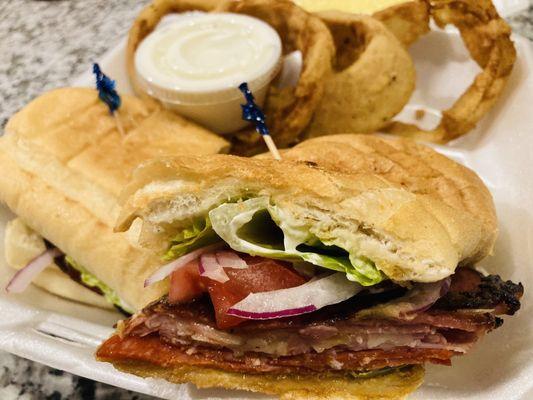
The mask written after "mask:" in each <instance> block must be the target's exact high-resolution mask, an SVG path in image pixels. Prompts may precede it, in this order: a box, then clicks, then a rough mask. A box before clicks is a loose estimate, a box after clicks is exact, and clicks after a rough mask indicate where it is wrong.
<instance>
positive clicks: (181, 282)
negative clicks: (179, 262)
mask: <svg viewBox="0 0 533 400" xmlns="http://www.w3.org/2000/svg"><path fill="white" fill-rule="evenodd" d="M198 262H199V260H194V261H191V262H190V263H188V264H187V265H185V266H183V267H182V268H180V269H178V270H176V271H174V272H173V273H172V275H170V291H169V293H168V300H169V301H170V302H171V303H183V302H186V301H190V300H192V299H195V298H197V297H199V296H201V295H202V293H205V292H206V291H207V288H206V287H205V285H204V282H203V280H201V279H200V272H199V271H198Z"/></svg>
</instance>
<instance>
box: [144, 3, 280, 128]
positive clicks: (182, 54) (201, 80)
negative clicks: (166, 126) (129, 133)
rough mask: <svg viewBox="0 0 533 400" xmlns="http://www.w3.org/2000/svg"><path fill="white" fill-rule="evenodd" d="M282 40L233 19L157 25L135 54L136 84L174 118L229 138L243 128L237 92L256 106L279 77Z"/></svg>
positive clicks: (202, 17)
mask: <svg viewBox="0 0 533 400" xmlns="http://www.w3.org/2000/svg"><path fill="white" fill-rule="evenodd" d="M281 48H282V46H281V40H280V37H279V35H278V34H277V32H276V31H275V30H274V29H273V28H272V27H270V25H268V24H267V23H265V22H263V21H261V20H259V19H257V18H253V17H249V16H246V15H241V14H232V13H198V12H194V13H184V14H179V15H178V16H177V17H176V18H175V19H174V20H173V21H169V22H167V23H165V24H161V26H160V27H158V29H156V30H155V31H154V32H152V33H151V34H150V35H148V36H147V37H146V38H145V39H144V40H143V42H142V43H141V44H140V46H139V47H138V49H137V51H136V54H135V69H136V73H137V77H138V79H139V82H140V83H141V85H142V86H143V87H144V89H145V90H146V91H147V92H148V93H149V94H150V95H152V96H154V97H156V98H157V99H159V100H161V101H162V102H163V104H164V105H165V106H167V107H169V108H171V109H173V110H175V111H176V112H178V113H180V114H182V115H184V116H186V117H188V118H190V119H192V120H195V121H197V122H199V123H200V124H202V125H204V126H207V127H208V128H210V129H212V130H214V131H216V132H219V133H229V132H233V131H236V130H238V129H240V128H242V127H244V126H245V125H246V122H245V121H242V119H241V108H240V104H241V103H244V100H243V97H242V94H241V93H240V92H239V90H238V86H239V85H240V84H241V83H242V82H248V85H249V87H250V88H251V90H252V91H253V92H254V95H255V97H256V100H257V102H258V103H262V102H263V101H264V98H265V95H266V91H267V89H268V85H269V84H270V82H271V81H272V79H273V78H274V76H275V75H276V74H277V72H278V70H279V66H280V58H281Z"/></svg>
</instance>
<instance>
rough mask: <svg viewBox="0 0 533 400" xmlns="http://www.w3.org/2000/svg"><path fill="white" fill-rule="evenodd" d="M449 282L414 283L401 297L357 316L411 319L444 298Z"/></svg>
mask: <svg viewBox="0 0 533 400" xmlns="http://www.w3.org/2000/svg"><path fill="white" fill-rule="evenodd" d="M450 282H451V280H450V278H446V279H443V280H440V281H438V282H432V283H415V284H414V285H413V287H412V288H411V289H409V290H408V291H407V293H405V294H404V295H403V296H402V297H399V298H397V299H394V300H391V301H389V302H388V303H385V304H380V305H377V306H374V307H371V308H367V309H365V310H361V311H359V313H358V314H359V315H361V316H363V315H365V316H369V315H379V316H381V317H385V318H395V319H403V320H410V319H413V318H415V317H416V315H417V314H418V313H421V312H424V311H426V310H428V309H429V308H431V306H432V305H433V304H435V302H436V301H437V300H438V299H440V298H441V297H442V296H444V295H445V294H446V293H447V292H448V290H449V289H450Z"/></svg>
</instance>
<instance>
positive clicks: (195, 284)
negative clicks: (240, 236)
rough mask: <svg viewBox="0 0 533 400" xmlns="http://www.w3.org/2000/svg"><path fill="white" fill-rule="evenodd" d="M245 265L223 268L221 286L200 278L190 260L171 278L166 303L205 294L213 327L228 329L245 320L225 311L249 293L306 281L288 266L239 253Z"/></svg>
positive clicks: (288, 286) (195, 262)
mask: <svg viewBox="0 0 533 400" xmlns="http://www.w3.org/2000/svg"><path fill="white" fill-rule="evenodd" d="M239 257H241V258H242V259H244V260H245V261H246V263H247V264H248V268H246V269H234V268H224V271H225V272H226V274H227V275H228V277H229V278H230V279H229V281H227V282H224V283H221V282H217V281H214V280H212V279H209V278H207V277H201V276H200V274H199V272H198V261H193V262H191V263H189V264H187V265H186V266H184V267H183V268H180V269H179V270H177V271H175V272H174V273H173V274H172V275H171V280H170V294H169V300H170V301H171V302H173V303H177V302H183V301H188V300H192V299H193V298H195V297H198V296H199V295H201V294H202V293H204V292H208V293H209V296H210V298H211V302H212V303H213V307H214V311H215V319H216V322H217V327H218V328H220V329H228V328H231V327H234V326H237V325H239V324H241V323H243V322H245V321H246V319H243V318H239V317H235V316H232V315H228V314H227V311H228V309H229V308H230V307H231V306H233V305H234V304H236V303H238V302H239V301H241V300H242V299H244V298H245V297H246V296H248V295H249V294H250V293H258V292H269V291H272V290H278V289H287V288H291V287H295V286H300V285H303V284H304V283H305V282H306V281H307V280H306V279H305V278H304V277H302V276H301V275H299V274H298V273H297V272H296V271H294V270H293V269H292V268H291V264H290V263H287V262H283V261H278V260H272V259H269V258H264V257H252V256H249V255H247V254H241V253H239Z"/></svg>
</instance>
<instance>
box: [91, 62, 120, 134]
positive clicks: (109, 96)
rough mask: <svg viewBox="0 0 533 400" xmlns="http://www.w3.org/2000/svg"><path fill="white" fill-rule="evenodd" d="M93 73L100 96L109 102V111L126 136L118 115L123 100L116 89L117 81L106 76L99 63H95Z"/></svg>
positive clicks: (118, 127)
mask: <svg viewBox="0 0 533 400" xmlns="http://www.w3.org/2000/svg"><path fill="white" fill-rule="evenodd" d="M93 73H94V75H95V76H96V89H97V90H98V97H99V98H100V100H102V101H103V102H104V103H105V104H107V107H109V112H110V113H111V115H112V116H113V117H114V118H115V123H116V124H117V129H118V131H119V132H120V134H121V135H122V136H125V132H124V126H123V125H122V120H121V119H120V117H119V115H118V109H119V107H120V104H121V100H120V96H119V94H118V93H117V91H116V90H115V85H116V83H115V81H114V80H112V79H110V78H109V77H108V76H106V75H105V74H104V73H103V72H102V70H101V69H100V66H99V65H98V64H97V63H94V64H93Z"/></svg>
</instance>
